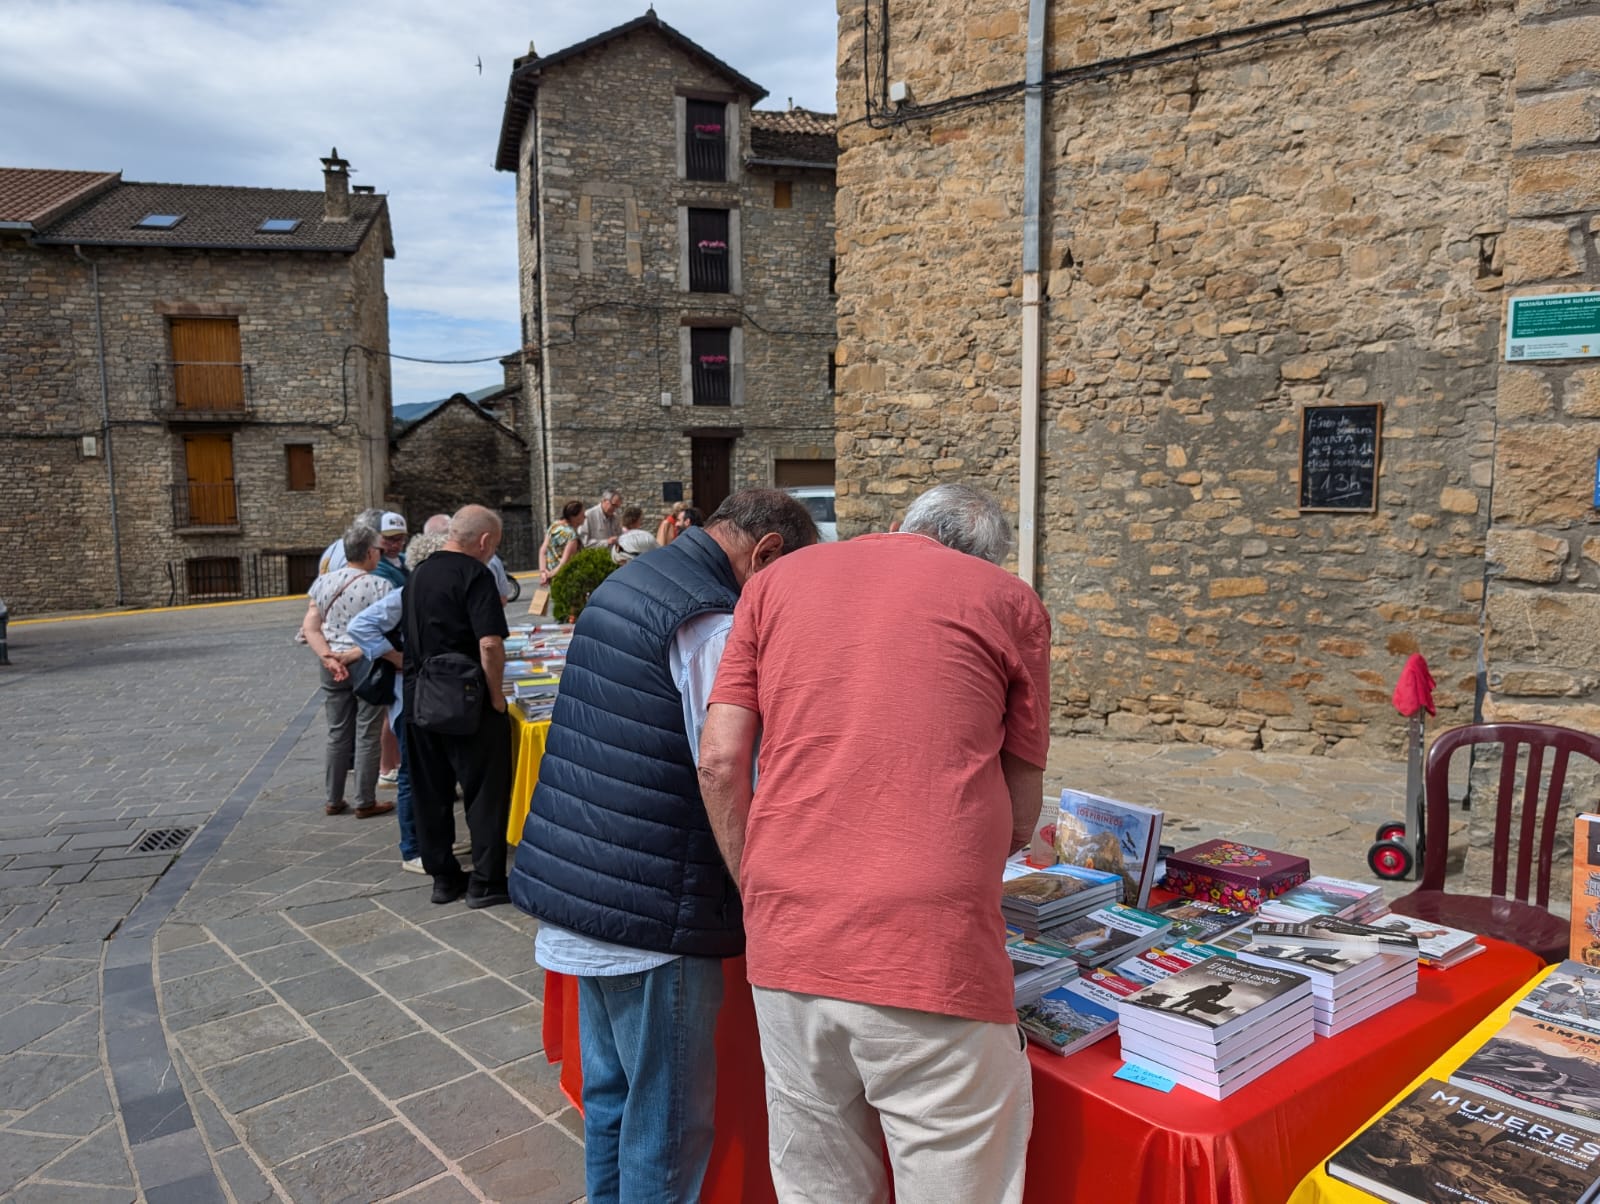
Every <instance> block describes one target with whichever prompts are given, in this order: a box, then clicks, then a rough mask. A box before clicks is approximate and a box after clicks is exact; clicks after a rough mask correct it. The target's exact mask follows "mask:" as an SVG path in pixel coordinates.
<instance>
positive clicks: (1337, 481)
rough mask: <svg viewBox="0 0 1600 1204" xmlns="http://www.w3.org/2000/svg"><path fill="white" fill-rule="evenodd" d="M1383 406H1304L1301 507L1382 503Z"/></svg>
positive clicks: (1349, 507)
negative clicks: (1379, 486) (1380, 487)
mask: <svg viewBox="0 0 1600 1204" xmlns="http://www.w3.org/2000/svg"><path fill="white" fill-rule="evenodd" d="M1382 436H1383V406H1382V405H1380V404H1376V403H1375V404H1373V405H1359V406H1306V407H1305V408H1304V409H1303V410H1301V411H1300V509H1302V510H1365V511H1367V512H1369V513H1370V512H1371V511H1373V510H1376V509H1377V508H1378V449H1379V445H1380V443H1381V440H1382Z"/></svg>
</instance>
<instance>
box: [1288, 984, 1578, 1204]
mask: <svg viewBox="0 0 1600 1204" xmlns="http://www.w3.org/2000/svg"><path fill="white" fill-rule="evenodd" d="M1553 969H1555V967H1554V966H1546V967H1545V968H1544V969H1543V970H1541V971H1539V973H1537V974H1535V975H1534V976H1533V977H1532V978H1530V979H1529V980H1528V981H1527V982H1526V983H1524V984H1523V986H1522V988H1521V989H1520V990H1519V991H1517V992H1516V994H1514V995H1512V996H1511V998H1509V999H1507V1000H1506V1001H1505V1002H1504V1003H1503V1004H1501V1005H1500V1006H1499V1007H1497V1008H1496V1009H1495V1010H1494V1011H1493V1012H1491V1013H1489V1015H1487V1016H1485V1017H1484V1018H1483V1021H1482V1022H1481V1023H1480V1024H1479V1025H1478V1027H1477V1028H1475V1029H1473V1030H1472V1031H1471V1032H1470V1033H1468V1034H1467V1035H1466V1036H1465V1037H1462V1038H1461V1040H1459V1041H1457V1042H1456V1043H1455V1044H1454V1045H1452V1046H1451V1047H1450V1048H1449V1050H1447V1051H1446V1052H1445V1053H1444V1055H1443V1056H1441V1057H1440V1058H1439V1060H1438V1061H1437V1062H1435V1063H1434V1064H1433V1065H1432V1066H1430V1067H1428V1068H1427V1069H1426V1070H1424V1071H1423V1072H1422V1073H1421V1074H1419V1075H1418V1076H1417V1077H1416V1078H1414V1079H1412V1080H1411V1082H1409V1083H1407V1084H1406V1085H1405V1087H1404V1089H1402V1090H1401V1091H1400V1092H1398V1093H1397V1094H1396V1095H1395V1097H1394V1099H1392V1100H1390V1101H1389V1102H1388V1103H1387V1104H1385V1105H1384V1106H1383V1108H1382V1109H1381V1110H1380V1111H1379V1112H1378V1113H1377V1114H1376V1115H1375V1116H1372V1117H1369V1118H1368V1119H1367V1121H1366V1122H1364V1123H1363V1124H1362V1125H1361V1127H1360V1128H1358V1129H1357V1130H1356V1133H1359V1132H1361V1130H1362V1129H1365V1128H1366V1127H1367V1125H1368V1124H1370V1123H1371V1122H1372V1121H1373V1120H1375V1119H1377V1116H1381V1115H1383V1113H1384V1112H1387V1111H1388V1110H1389V1109H1390V1108H1392V1107H1393V1106H1394V1105H1395V1103H1396V1102H1398V1101H1399V1100H1402V1099H1404V1098H1405V1097H1406V1096H1408V1095H1410V1094H1411V1092H1412V1091H1414V1090H1416V1088H1417V1085H1418V1084H1420V1083H1421V1082H1422V1081H1423V1080H1424V1079H1447V1078H1449V1077H1450V1075H1451V1073H1452V1072H1453V1071H1454V1070H1456V1069H1457V1068H1458V1067H1459V1066H1460V1065H1461V1063H1463V1062H1465V1061H1466V1060H1467V1056H1468V1055H1469V1054H1471V1053H1472V1052H1473V1051H1474V1050H1475V1049H1477V1048H1478V1046H1480V1045H1482V1044H1483V1043H1484V1042H1485V1041H1487V1040H1488V1039H1489V1038H1490V1037H1492V1036H1494V1034H1495V1033H1496V1031H1498V1030H1499V1028H1500V1026H1501V1025H1503V1024H1504V1023H1505V1022H1506V1020H1507V1019H1508V1018H1509V1017H1510V1015H1511V1009H1512V1008H1513V1007H1515V1006H1516V1004H1517V1001H1518V1000H1519V999H1521V998H1522V997H1523V996H1524V995H1526V994H1527V993H1528V992H1529V991H1531V990H1533V988H1534V987H1536V986H1538V985H1539V983H1541V982H1542V981H1544V978H1545V976H1546V975H1547V974H1549V973H1550V972H1551V971H1552V970H1553ZM1445 973H1447V974H1448V973H1449V971H1448V970H1447V971H1445ZM1380 1023H1381V1021H1380ZM1356 1133H1351V1134H1349V1135H1348V1136H1347V1137H1346V1138H1345V1140H1344V1141H1342V1142H1340V1143H1339V1145H1340V1148H1341V1149H1342V1148H1343V1147H1344V1145H1345V1144H1346V1143H1348V1142H1349V1141H1350V1140H1351V1139H1352V1138H1354V1137H1355V1135H1356ZM1335 1152H1337V1151H1335ZM1329 1156H1330V1157H1331V1156H1332V1155H1329ZM1325 1168H1326V1160H1324V1162H1323V1164H1322V1165H1319V1166H1318V1167H1317V1169H1316V1170H1314V1171H1312V1172H1311V1173H1310V1174H1309V1175H1307V1176H1306V1177H1305V1178H1304V1179H1302V1180H1300V1185H1299V1186H1298V1187H1296V1188H1295V1189H1294V1195H1292V1196H1290V1197H1289V1204H1372V1201H1373V1200H1375V1199H1377V1197H1376V1196H1373V1195H1370V1194H1368V1193H1367V1192H1364V1191H1362V1190H1361V1189H1360V1188H1359V1187H1351V1186H1350V1185H1349V1184H1347V1183H1340V1182H1338V1181H1337V1180H1335V1179H1330V1178H1329V1177H1328V1172H1327V1170H1326V1169H1325Z"/></svg>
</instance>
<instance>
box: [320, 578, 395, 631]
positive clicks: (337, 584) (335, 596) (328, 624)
mask: <svg viewBox="0 0 1600 1204" xmlns="http://www.w3.org/2000/svg"><path fill="white" fill-rule="evenodd" d="M393 588H394V586H393V585H391V584H390V583H389V582H387V581H385V580H384V579H383V578H382V577H380V576H378V575H377V574H376V573H369V572H367V571H366V570H364V569H353V568H351V567H349V566H348V565H346V566H345V567H344V568H342V569H335V570H334V571H333V572H331V573H324V574H322V576H320V577H318V578H317V579H316V580H315V581H313V582H312V583H311V588H310V589H309V590H307V591H306V592H307V594H308V595H309V597H310V598H311V600H312V601H313V602H315V603H316V604H317V613H318V614H319V615H321V616H322V638H323V639H325V640H327V641H328V647H330V648H332V649H333V650H334V651H335V652H348V651H349V650H350V649H352V648H354V647H355V646H356V644H355V641H354V640H352V639H351V638H350V634H349V627H350V620H351V619H353V618H355V617H356V616H357V615H358V614H360V613H361V612H362V611H364V610H366V609H367V607H369V606H371V605H372V604H373V603H374V602H376V601H377V600H378V599H379V598H381V597H383V596H384V595H385V594H387V593H388V592H389V591H390V590H391V589H393Z"/></svg>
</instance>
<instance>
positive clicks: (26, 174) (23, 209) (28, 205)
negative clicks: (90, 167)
mask: <svg viewBox="0 0 1600 1204" xmlns="http://www.w3.org/2000/svg"><path fill="white" fill-rule="evenodd" d="M117 178H118V173H117V172H114V171H58V170H55V169H54V168H33V167H0V222H25V223H27V224H29V225H31V226H34V227H36V228H37V227H39V226H42V225H43V224H44V223H46V222H48V221H49V220H50V219H51V218H54V217H57V216H59V215H60V214H62V213H65V212H66V211H67V210H69V209H71V208H72V207H73V206H74V205H76V204H78V203H79V202H81V201H84V200H87V199H88V198H90V197H92V196H94V195H95V194H96V193H97V192H99V191H102V190H104V189H106V188H109V187H110V186H111V185H112V184H115V183H116V182H117Z"/></svg>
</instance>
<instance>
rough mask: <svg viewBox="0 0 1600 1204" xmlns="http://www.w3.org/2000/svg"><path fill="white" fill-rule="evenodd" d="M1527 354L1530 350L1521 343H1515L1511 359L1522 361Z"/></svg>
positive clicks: (1512, 346)
mask: <svg viewBox="0 0 1600 1204" xmlns="http://www.w3.org/2000/svg"><path fill="white" fill-rule="evenodd" d="M1527 352H1528V349H1527V348H1526V347H1524V346H1523V345H1522V344H1521V343H1513V344H1512V345H1511V355H1510V357H1509V358H1510V359H1514V360H1520V359H1521V358H1522V357H1523V356H1524V355H1526V354H1527Z"/></svg>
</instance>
